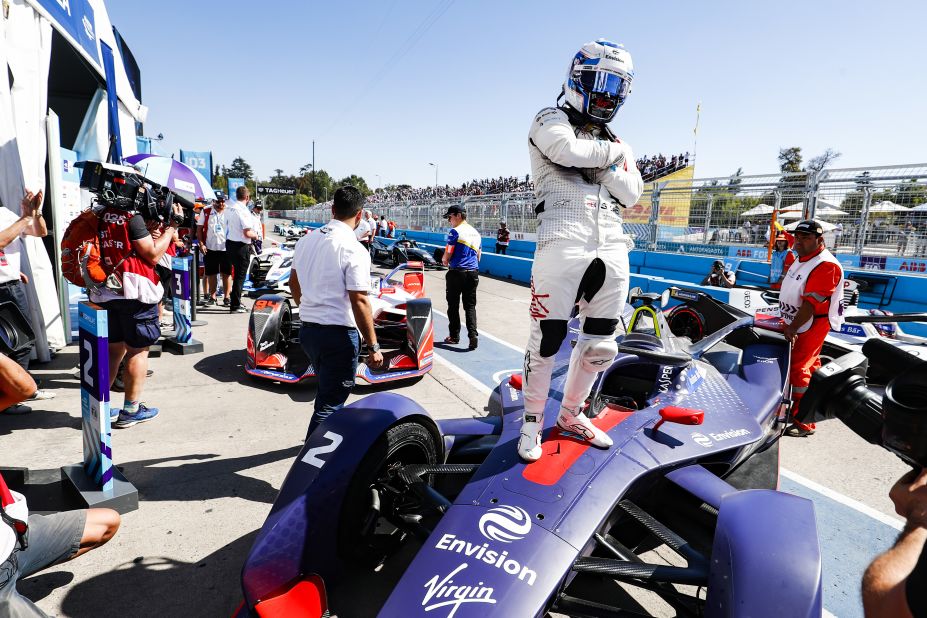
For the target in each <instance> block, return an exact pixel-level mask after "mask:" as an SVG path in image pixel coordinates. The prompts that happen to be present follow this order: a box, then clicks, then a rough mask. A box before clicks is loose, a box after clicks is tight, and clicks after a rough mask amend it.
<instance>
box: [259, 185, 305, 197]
mask: <svg viewBox="0 0 927 618" xmlns="http://www.w3.org/2000/svg"><path fill="white" fill-rule="evenodd" d="M256 190H257V194H258V195H296V189H289V188H286V187H268V186H264V185H258V186H257V188H256Z"/></svg>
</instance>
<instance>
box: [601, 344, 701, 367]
mask: <svg viewBox="0 0 927 618" xmlns="http://www.w3.org/2000/svg"><path fill="white" fill-rule="evenodd" d="M618 351H619V352H621V353H622V354H633V355H634V356H639V357H640V358H644V359H647V360H652V361H654V362H656V363H660V364H661V365H669V366H671V367H685V366H686V365H688V364H689V362H690V361H691V360H692V355H691V354H688V353H686V352H660V351H658V350H647V349H643V348H637V347H634V346H630V345H624V344H620V343H619V344H618Z"/></svg>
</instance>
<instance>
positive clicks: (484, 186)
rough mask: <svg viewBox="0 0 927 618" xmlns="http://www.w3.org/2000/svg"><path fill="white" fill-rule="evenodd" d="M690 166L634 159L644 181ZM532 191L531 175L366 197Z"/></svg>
mask: <svg viewBox="0 0 927 618" xmlns="http://www.w3.org/2000/svg"><path fill="white" fill-rule="evenodd" d="M688 165H689V153H688V152H686V153H679V154H678V155H673V156H671V157H666V156H665V155H663V154H662V153H661V154H658V155H656V156H655V157H641V158H640V159H638V160H637V169H639V170H640V172H641V176H643V178H644V181H645V182H646V181H648V180H653V179H654V178H657V177H659V176H663V175H665V174H670V173H672V172H675V171H676V170H680V169H682V168H684V167H686V166H688ZM532 191H534V181H532V180H531V175H530V174H525V176H524V178H522V177H521V176H508V177H503V176H499V177H498V178H483V179H474V180H471V181H470V182H465V183H463V184H461V185H459V186H451V185H444V186H443V187H442V186H437V187H435V186H431V187H421V188H417V189H416V188H412V187H410V186H408V185H401V186H399V187H391V188H388V189H378V190H377V191H376V193H374V194H373V195H370V196H368V197H367V203H368V204H378V203H384V202H411V201H415V200H430V199H435V198H437V199H446V198H455V197H470V196H478V195H498V194H500V193H530V192H532Z"/></svg>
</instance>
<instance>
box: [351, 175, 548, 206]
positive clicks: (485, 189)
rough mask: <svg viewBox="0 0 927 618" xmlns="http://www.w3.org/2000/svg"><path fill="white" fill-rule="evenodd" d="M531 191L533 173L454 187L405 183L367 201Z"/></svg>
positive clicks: (381, 190) (379, 193)
mask: <svg viewBox="0 0 927 618" xmlns="http://www.w3.org/2000/svg"><path fill="white" fill-rule="evenodd" d="M531 191H534V182H532V181H531V175H530V174H526V175H525V176H524V178H522V177H520V176H509V177H503V176H499V177H498V178H483V179H481V180H477V179H474V180H471V181H470V182H465V183H463V184H462V185H460V186H453V187H452V186H450V185H444V186H443V187H442V186H438V187H423V188H420V189H413V188H412V187H409V186H405V185H403V186H401V187H395V188H392V189H380V190H378V191H377V192H376V193H374V194H373V195H371V196H368V197H367V203H368V204H370V203H382V202H400V201H402V202H405V201H412V200H426V199H434V198H435V197H437V198H438V199H444V198H452V197H467V196H474V195H495V194H497V193H527V192H531Z"/></svg>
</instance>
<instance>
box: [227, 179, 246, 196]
mask: <svg viewBox="0 0 927 618" xmlns="http://www.w3.org/2000/svg"><path fill="white" fill-rule="evenodd" d="M243 186H245V179H244V178H229V199H230V200H234V199H235V189H237V188H238V187H243Z"/></svg>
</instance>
